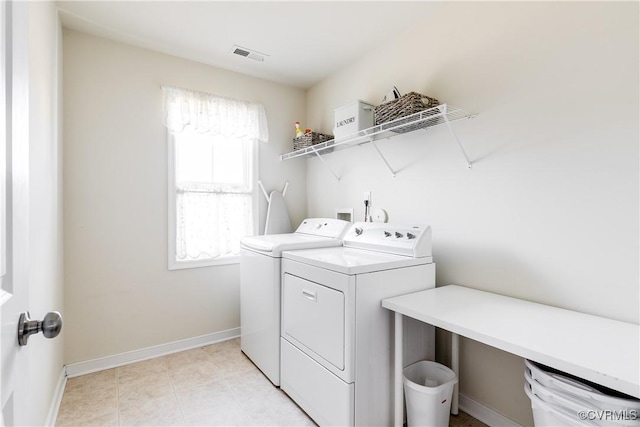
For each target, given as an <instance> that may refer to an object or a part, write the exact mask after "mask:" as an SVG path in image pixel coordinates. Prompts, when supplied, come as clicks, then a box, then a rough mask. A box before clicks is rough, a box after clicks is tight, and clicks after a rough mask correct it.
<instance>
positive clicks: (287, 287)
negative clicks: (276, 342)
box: [282, 274, 345, 370]
mask: <svg viewBox="0 0 640 427" xmlns="http://www.w3.org/2000/svg"><path fill="white" fill-rule="evenodd" d="M282 321H283V324H282V328H283V336H284V337H285V338H286V339H287V340H289V341H290V342H292V343H293V344H296V345H299V344H302V347H306V348H307V349H309V350H311V351H312V352H313V353H315V354H316V355H317V356H320V358H322V359H324V360H325V361H327V362H329V363H331V364H332V365H333V366H335V367H336V368H338V369H339V370H344V345H345V298H344V294H343V293H342V292H340V291H337V290H335V289H331V288H328V287H326V286H322V285H319V284H317V283H314V282H310V281H308V280H305V279H301V278H299V277H296V276H292V275H290V274H285V275H284V282H283V286H282ZM301 350H303V351H305V348H301ZM305 352H306V351H305ZM310 356H312V357H313V355H310ZM320 362H321V361H320Z"/></svg>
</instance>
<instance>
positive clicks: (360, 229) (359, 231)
mask: <svg viewBox="0 0 640 427" xmlns="http://www.w3.org/2000/svg"><path fill="white" fill-rule="evenodd" d="M355 232H356V236H359V235H361V234H362V228H360V227H356V229H355Z"/></svg>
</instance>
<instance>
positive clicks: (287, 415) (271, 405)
mask: <svg viewBox="0 0 640 427" xmlns="http://www.w3.org/2000/svg"><path fill="white" fill-rule="evenodd" d="M56 425H57V426H60V427H66V426H83V427H84V426H314V425H315V424H314V422H313V421H312V420H311V419H310V418H309V417H308V416H307V415H306V414H305V413H304V412H303V411H302V410H301V409H300V408H299V407H298V406H297V405H296V404H295V403H294V402H293V401H292V400H291V399H289V397H288V396H287V395H286V394H285V393H284V392H283V391H281V390H280V389H279V388H276V387H274V386H273V385H272V384H271V382H269V380H268V379H267V378H266V377H265V376H264V375H263V374H262V373H261V372H260V371H259V370H258V369H257V368H256V367H255V365H253V363H251V361H249V359H247V357H246V356H245V355H244V354H243V353H242V352H241V351H240V341H239V339H234V340H229V341H225V342H222V343H218V344H214V345H210V346H206V347H202V348H198V349H193V350H187V351H183V352H180V353H176V354H171V355H168V356H164V357H159V358H155V359H150V360H146V361H144V362H138V363H133V364H131V365H126V366H122V367H119V368H114V369H109V370H107V371H101V372H97V373H94V374H88V375H83V376H80V377H76V378H70V379H69V380H68V381H67V386H66V389H65V392H64V396H63V398H62V403H61V405H60V411H59V412H58V418H57V421H56ZM450 425H451V426H453V427H485V425H484V424H482V423H480V422H479V421H477V420H475V419H474V418H471V417H470V416H469V415H467V414H465V413H461V414H460V415H458V416H457V417H451V424H450Z"/></svg>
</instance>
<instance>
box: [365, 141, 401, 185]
mask: <svg viewBox="0 0 640 427" xmlns="http://www.w3.org/2000/svg"><path fill="white" fill-rule="evenodd" d="M370 142H371V145H373V148H375V149H376V151H377V152H378V154H379V155H380V158H381V159H382V161H383V162H384V164H385V165H386V166H387V169H389V172H391V176H393V177H394V178H395V177H396V171H394V170H393V168H392V167H391V165H390V164H389V162H387V159H386V158H385V157H384V155H382V151H380V149H379V148H378V146H377V145H376V143H375V142H374V141H373V138H371V141H370Z"/></svg>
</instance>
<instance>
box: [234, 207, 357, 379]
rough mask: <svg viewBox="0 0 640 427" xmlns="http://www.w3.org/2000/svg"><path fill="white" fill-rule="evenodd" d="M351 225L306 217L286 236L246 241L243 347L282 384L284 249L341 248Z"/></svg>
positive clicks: (242, 283)
mask: <svg viewBox="0 0 640 427" xmlns="http://www.w3.org/2000/svg"><path fill="white" fill-rule="evenodd" d="M349 225H350V223H349V222H347V221H342V220H339V219H332V218H307V219H305V220H304V221H302V223H301V224H300V226H299V227H298V228H297V230H296V231H295V232H293V233H287V234H269V235H263V236H251V237H245V238H243V239H242V240H241V242H240V243H241V257H240V329H241V332H240V340H241V341H240V347H241V349H242V351H243V352H244V354H246V355H247V357H249V359H251V360H252V361H253V363H255V365H256V366H257V367H258V368H259V369H260V370H261V371H262V372H263V373H264V374H265V375H266V376H267V377H268V378H269V380H271V382H272V383H273V384H274V385H276V386H279V385H280V288H281V287H280V280H281V268H280V267H281V259H282V258H281V257H282V251H284V250H296V249H306V248H324V247H332V246H342V236H343V235H344V233H345V231H346V230H347V228H348V227H349Z"/></svg>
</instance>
